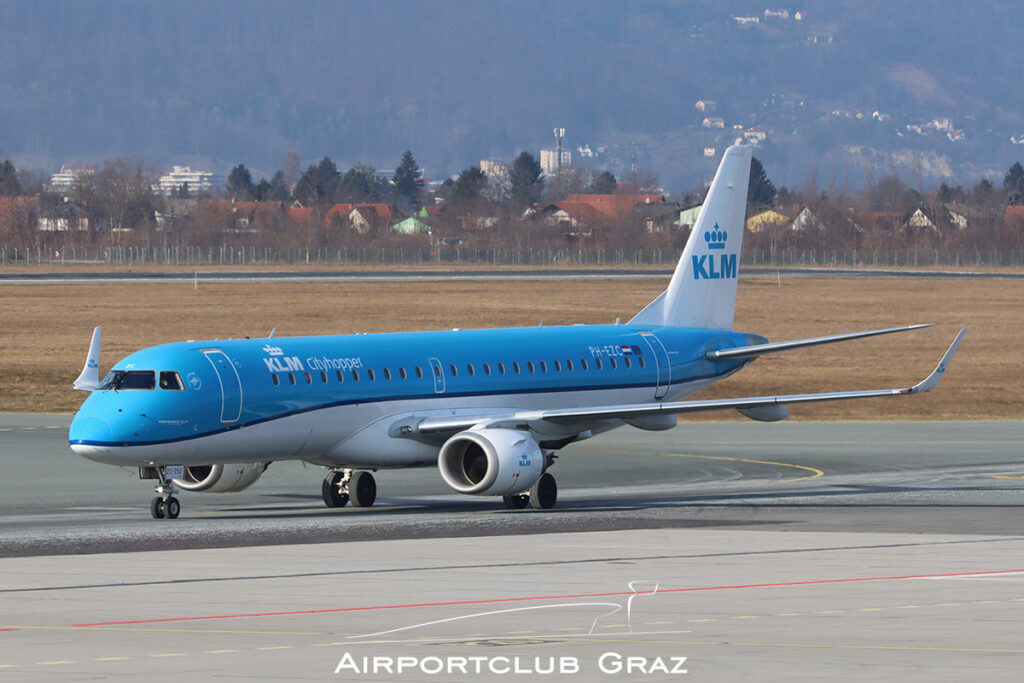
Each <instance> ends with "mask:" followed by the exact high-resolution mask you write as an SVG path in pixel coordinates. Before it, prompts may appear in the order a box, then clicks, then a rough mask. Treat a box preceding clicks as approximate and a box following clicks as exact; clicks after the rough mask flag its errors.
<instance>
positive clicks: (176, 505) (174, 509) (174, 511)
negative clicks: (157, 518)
mask: <svg viewBox="0 0 1024 683" xmlns="http://www.w3.org/2000/svg"><path fill="white" fill-rule="evenodd" d="M163 508H164V513H165V514H166V515H167V519H177V518H178V515H179V514H181V503H180V502H178V499H177V498H175V497H174V496H171V497H170V498H168V499H167V500H165V501H164V505H163Z"/></svg>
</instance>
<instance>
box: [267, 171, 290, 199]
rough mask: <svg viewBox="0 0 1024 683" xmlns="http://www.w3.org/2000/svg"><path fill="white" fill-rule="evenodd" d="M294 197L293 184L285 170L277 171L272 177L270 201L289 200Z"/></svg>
mask: <svg viewBox="0 0 1024 683" xmlns="http://www.w3.org/2000/svg"><path fill="white" fill-rule="evenodd" d="M291 198H292V190H291V186H290V185H289V184H288V177H287V176H286V175H285V173H284V171H277V172H276V173H275V174H274V176H273V177H272V178H271V179H270V201H273V202H287V201H289V200H291Z"/></svg>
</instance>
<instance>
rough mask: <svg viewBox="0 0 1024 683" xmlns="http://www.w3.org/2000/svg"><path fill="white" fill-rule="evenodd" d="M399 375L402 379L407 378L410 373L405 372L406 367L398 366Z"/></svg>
mask: <svg viewBox="0 0 1024 683" xmlns="http://www.w3.org/2000/svg"><path fill="white" fill-rule="evenodd" d="M398 376H399V377H401V378H402V379H406V378H407V377H408V375H407V374H405V368H398Z"/></svg>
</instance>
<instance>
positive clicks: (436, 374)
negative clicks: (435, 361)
mask: <svg viewBox="0 0 1024 683" xmlns="http://www.w3.org/2000/svg"><path fill="white" fill-rule="evenodd" d="M432 367H433V368H434V377H440V376H441V366H440V365H434V366H432Z"/></svg>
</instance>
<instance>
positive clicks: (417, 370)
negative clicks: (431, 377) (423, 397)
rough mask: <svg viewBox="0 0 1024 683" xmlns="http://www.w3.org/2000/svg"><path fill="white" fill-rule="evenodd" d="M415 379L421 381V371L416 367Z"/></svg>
mask: <svg viewBox="0 0 1024 683" xmlns="http://www.w3.org/2000/svg"><path fill="white" fill-rule="evenodd" d="M416 379H423V370H422V369H421V368H420V366H418V365H417V366H416Z"/></svg>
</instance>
